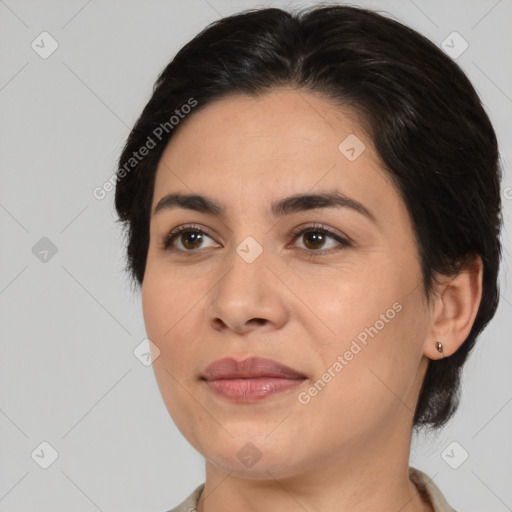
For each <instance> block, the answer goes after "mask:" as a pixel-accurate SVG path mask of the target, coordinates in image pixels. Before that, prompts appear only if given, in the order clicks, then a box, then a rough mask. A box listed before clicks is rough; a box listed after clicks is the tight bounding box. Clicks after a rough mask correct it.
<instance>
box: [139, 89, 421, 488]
mask: <svg viewBox="0 0 512 512" xmlns="http://www.w3.org/2000/svg"><path fill="white" fill-rule="evenodd" d="M347 137H349V138H348V139H347ZM363 145H364V146H363ZM168 194H184V195H188V194H194V195H201V196H206V197H207V198H208V199H211V200H213V201H214V202H215V204H214V205H213V206H215V205H216V206H217V207H218V208H217V209H215V208H213V207H212V208H210V210H211V211H208V210H209V209H208V208H205V207H204V206H205V205H206V204H207V203H206V202H204V201H202V202H201V201H197V200H196V201H193V202H189V203H187V205H184V204H183V202H182V204H181V206H180V205H178V204H176V202H172V201H170V200H168V201H162V200H163V199H164V198H165V197H166V196H167V195H168ZM321 194H330V196H328V198H329V197H330V199H331V200H327V199H326V198H325V197H324V198H323V199H321V198H320V199H319V198H317V199H316V200H315V199H311V198H310V199H309V200H306V199H305V198H302V199H301V198H300V196H312V195H314V196H320V195H321ZM335 195H337V196H338V199H339V200H337V201H334V200H333V198H334V197H335ZM293 196H297V197H296V198H295V200H292V201H285V200H286V199H287V198H290V197H293ZM340 198H341V199H340ZM278 203H279V204H278ZM158 204H160V207H159V208H158V212H156V213H152V216H151V221H150V244H149V251H148V258H147V266H146V271H145V276H144V281H143V285H142V303H143V312H144V320H145V324H146V329H147V334H148V337H149V339H150V340H151V341H152V342H153V343H154V345H155V347H158V349H159V351H160V352H159V356H158V357H157V358H156V359H155V360H154V363H153V368H154V371H155V375H156V378H157V381H158V385H159V388H160V390H161V393H162V397H163V399H164V401H165V404H166V406H167V409H168V411H169V413H170V414H171V416H172V418H173V420H174V421H175V423H176V425H177V427H178V428H179V429H180V431H181V432H182V433H183V435H184V436H185V437H186V438H187V439H188V441H189V442H190V443H191V444H192V445H193V446H194V447H195V448H196V449H197V450H198V451H199V452H200V453H201V454H203V456H204V457H205V458H206V460H207V463H209V464H212V465H213V466H215V467H216V468H220V469H222V470H225V471H232V472H235V473H237V474H240V475H245V476H247V477H250V478H255V479H257V478H266V477H268V473H267V471H268V472H270V473H272V474H273V475H274V476H281V477H286V476H292V475H294V474H298V473H300V472H307V471H309V470H314V469H315V468H316V469H318V468H319V467H321V466H325V465H326V463H327V462H328V461H338V463H342V462H343V461H345V462H346V461H349V460H351V458H354V457H355V456H356V455H359V456H361V454H367V456H368V457H372V456H375V457H376V456H382V454H383V453H385V450H386V449H388V447H389V446H391V444H392V443H393V441H392V440H393V439H398V437H397V436H403V435H404V433H407V431H409V430H410V426H411V422H412V416H413V411H414V405H415V401H416V399H417V395H418V393H419V389H420V385H421V381H422V378H423V376H424V370H425V368H426V367H425V362H426V359H425V357H424V355H423V345H424V343H425V339H426V337H427V332H428V326H429V321H430V313H429V311H428V309H427V306H426V301H425V299H424V295H423V289H422V286H421V274H420V265H419V259H418V253H417V246H416V243H415V239H414V233H413V227H412V224H411V220H410V217H409V215H408V212H407V210H406V207H405V205H404V203H403V201H402V200H401V198H400V197H399V194H398V192H397V190H396V189H395V188H394V186H393V184H392V183H391V181H390V179H389V177H388V175H387V174H386V172H385V171H384V170H383V169H382V167H381V164H380V163H379V160H378V158H377V155H376V153H375V151H374V149H373V147H372V142H371V140H370V139H369V138H368V137H367V136H366V135H365V134H364V133H363V131H362V128H361V126H360V124H359V123H358V120H357V116H355V115H349V113H348V112H342V111H341V110H340V109H339V107H338V108H334V107H333V105H332V104H331V103H329V101H328V100H327V99H325V98H323V97H322V96H319V95H317V94H316V93H312V92H307V91H304V90H301V91H296V90H292V89H286V88H283V89H278V90H277V89H276V90H274V91H272V92H269V93H266V94H265V95H263V96H260V97H249V96H241V95H240V96H232V97H228V98H224V99H221V100H217V101H216V102H214V103H211V104H209V105H207V106H206V107H204V108H203V109H201V110H198V111H197V112H194V113H193V114H191V115H190V117H188V118H186V119H185V120H184V121H182V125H181V126H179V130H178V131H177V132H176V133H175V135H174V137H173V138H172V140H171V141H170V142H169V144H168V146H167V148H166V149H165V152H164V154H163V156H162V158H161V161H160V163H159V166H158V169H157V173H156V180H155V187H154V196H153V204H152V212H153V210H154V209H155V207H156V206H157V205H158ZM277 204H278V206H280V207H277V206H276V205H277ZM273 205H274V208H273ZM199 206H201V208H199ZM180 226H181V227H185V228H186V229H187V230H186V231H183V232H181V233H180V232H178V233H177V234H176V233H175V230H176V228H178V227H180ZM304 230H306V231H304ZM170 233H173V235H175V236H171V237H170V239H169V238H168V243H167V248H164V244H163V241H164V240H165V239H166V237H168V235H169V234H170ZM156 353H157V351H156V348H155V349H154V354H155V355H156ZM226 357H229V358H233V359H235V360H237V361H240V360H245V359H247V358H250V357H260V358H266V359H270V360H273V361H275V362H277V363H280V364H282V365H286V366H287V367H289V368H291V369H293V370H295V372H296V373H297V374H300V375H301V376H302V378H300V379H299V378H296V379H270V378H267V380H266V381H263V380H262V381H260V385H259V386H258V384H257V383H255V380H254V379H251V382H252V383H253V384H251V385H247V382H245V383H241V382H240V380H236V381H235V380H232V381H231V383H230V384H227V383H226V381H224V383H221V384H219V381H217V383H216V384H219V386H218V387H217V388H216V387H215V383H214V382H212V381H205V380H203V378H202V377H203V376H204V374H205V369H206V368H207V367H208V365H210V364H211V363H212V362H214V361H217V360H219V359H222V358H226ZM262 383H263V384H262ZM224 385H225V387H222V386H224ZM244 385H247V386H246V387H243V386H244ZM273 386H277V387H279V386H280V387H279V389H280V391H278V392H274V393H268V391H269V389H276V388H275V387H273ZM219 388H222V389H227V390H228V391H229V390H231V392H233V393H236V391H237V390H238V391H239V393H242V394H243V391H241V390H246V394H245V395H244V396H245V397H246V399H245V400H243V399H240V397H239V399H238V400H237V399H236V398H235V397H233V396H232V395H226V394H219V392H218V389H219ZM405 436H406V434H405ZM401 439H403V440H404V441H406V439H405V438H403V437H402V438H401ZM398 442H399V441H398V440H397V443H398ZM403 445H404V446H403V453H408V448H409V447H408V441H406V442H404V443H403ZM395 448H396V446H395ZM251 457H252V459H251ZM258 458H259V460H257V463H254V462H250V460H256V459H258Z"/></svg>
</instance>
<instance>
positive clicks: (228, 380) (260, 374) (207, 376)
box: [200, 357, 306, 402]
mask: <svg viewBox="0 0 512 512" xmlns="http://www.w3.org/2000/svg"><path fill="white" fill-rule="evenodd" d="M200 378H201V380H203V381H204V382H205V383H206V385H207V386H208V388H209V389H210V390H211V391H213V392H214V393H215V394H217V395H219V396H221V397H223V398H225V399H228V400H230V401H235V402H255V401H259V400H262V399H264V398H267V397H270V396H273V395H275V394H276V393H281V392H284V391H288V390H290V389H292V388H294V387H296V386H298V385H300V384H302V383H303V382H304V381H305V380H306V376H305V375H304V374H303V373H301V372H299V371H297V370H294V369H293V368H290V367H288V366H286V365H283V364H281V363H278V362H277V361H273V360H271V359H264V358H259V357H250V358H247V359H244V360H242V361H237V360H236V359H234V358H224V359H220V360H218V361H215V362H213V363H212V364H210V365H209V366H208V367H207V368H206V369H205V370H204V372H203V374H202V375H201V377H200Z"/></svg>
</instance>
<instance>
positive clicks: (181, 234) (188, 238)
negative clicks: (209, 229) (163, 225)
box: [161, 225, 218, 252]
mask: <svg viewBox="0 0 512 512" xmlns="http://www.w3.org/2000/svg"><path fill="white" fill-rule="evenodd" d="M205 237H206V238H210V240H211V237H210V236H209V235H208V234H207V233H206V231H204V229H202V228H201V227H199V226H194V225H183V226H178V227H177V228H176V229H174V230H172V231H171V232H170V233H169V234H168V235H166V236H164V238H163V239H162V243H161V245H162V248H163V249H165V250H168V251H173V250H175V251H183V252H193V251H195V250H197V249H199V248H201V247H200V246H201V244H202V242H203V241H204V240H205ZM176 240H177V241H178V242H179V243H180V244H181V246H182V247H176V246H175V243H174V242H175V241H176ZM214 246H215V245H213V246H212V247H214ZM217 246H218V244H217Z"/></svg>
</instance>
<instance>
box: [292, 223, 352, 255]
mask: <svg viewBox="0 0 512 512" xmlns="http://www.w3.org/2000/svg"><path fill="white" fill-rule="evenodd" d="M294 236H295V239H302V240H303V244H304V247H305V250H309V251H310V252H326V251H327V250H328V249H332V248H336V247H338V248H339V247H340V246H341V247H348V246H350V245H351V244H350V242H349V241H348V240H345V239H344V238H342V237H340V236H339V235H337V234H336V233H333V232H332V231H329V230H328V229H325V228H323V227H319V226H318V227H315V226H312V227H309V228H305V229H303V230H301V231H299V232H298V233H295V235H294ZM329 239H331V240H333V241H334V243H333V244H332V245H331V246H330V247H327V248H326V247H325V244H326V243H327V241H328V240H329Z"/></svg>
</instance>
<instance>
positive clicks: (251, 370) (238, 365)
mask: <svg viewBox="0 0 512 512" xmlns="http://www.w3.org/2000/svg"><path fill="white" fill-rule="evenodd" d="M258 377H274V378H282V379H305V378H306V376H305V375H304V374H302V373H301V372H299V371H297V370H294V369H293V368H290V367H289V366H286V365H284V364H281V363H278V362H277V361H273V360H272V359H265V358H262V357H248V358H246V359H243V360H241V361H237V360H236V359H234V358H232V357H226V358H224V359H219V360H218V361H214V362H213V363H211V364H210V365H208V366H207V367H206V369H205V370H204V372H203V373H202V374H201V378H202V379H206V380H218V379H251V378H258Z"/></svg>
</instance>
